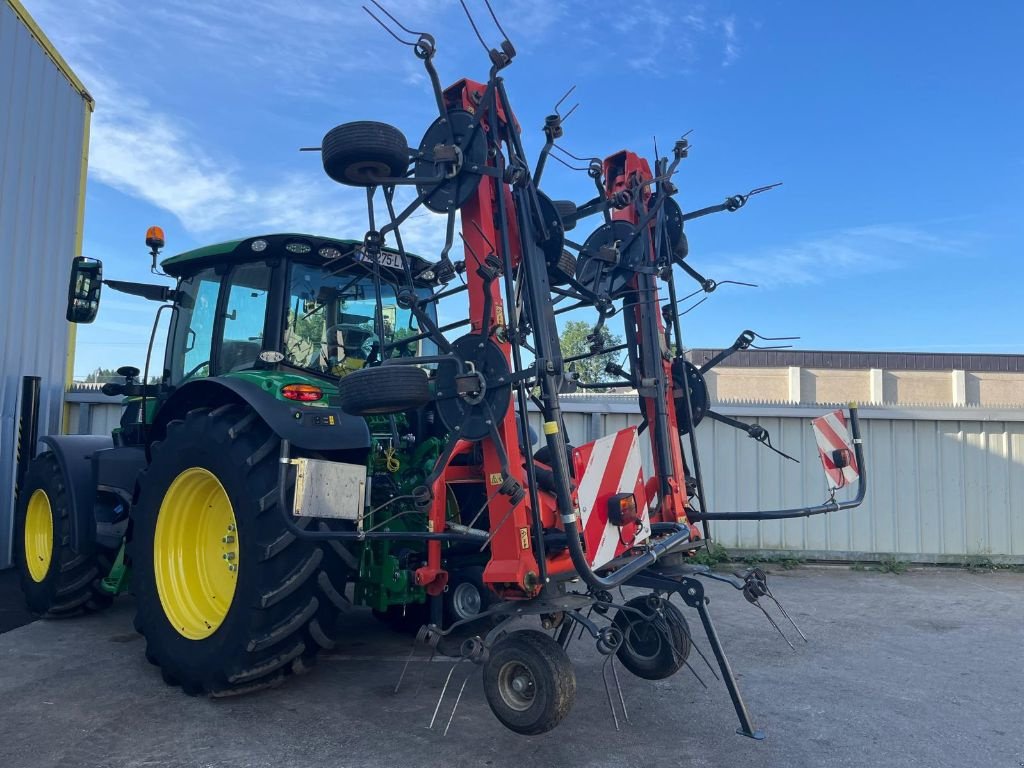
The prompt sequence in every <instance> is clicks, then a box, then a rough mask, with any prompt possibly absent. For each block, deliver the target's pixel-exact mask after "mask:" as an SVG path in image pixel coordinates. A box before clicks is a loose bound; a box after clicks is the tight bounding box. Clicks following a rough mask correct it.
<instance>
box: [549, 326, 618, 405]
mask: <svg viewBox="0 0 1024 768" xmlns="http://www.w3.org/2000/svg"><path fill="white" fill-rule="evenodd" d="M592 331H593V327H592V326H591V325H590V324H589V323H587V322H586V321H584V320H570V321H569V322H567V323H566V324H565V327H564V328H563V329H562V333H561V336H560V337H559V340H560V341H561V345H562V357H574V356H575V355H582V354H584V353H585V352H589V351H590V342H589V341H587V336H589V335H590V333H591V332H592ZM600 336H601V341H602V342H603V346H604V348H606V349H607V348H608V347H614V346H617V345H619V344H621V343H622V337H621V336H617V335H616V334H613V333H612V332H611V331H609V330H608V327H607V326H601V332H600ZM621 355H622V353H621V352H604V353H602V354H599V355H596V356H594V357H589V358H585V359H583V360H577V361H576V362H574V363H571V365H572V366H574V367H575V370H576V372H577V373H578V374H579V380H580V381H581V382H583V383H584V384H599V383H601V382H604V381H614V380H615V379H617V378H618V377H617V376H615V375H614V374H609V373H608V372H606V371H605V366H606V365H608V363H618V362H619V360H620V358H621ZM590 391H594V392H603V391H605V389H603V388H597V389H594V390H590Z"/></svg>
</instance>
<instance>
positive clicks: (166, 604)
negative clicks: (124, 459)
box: [153, 467, 239, 640]
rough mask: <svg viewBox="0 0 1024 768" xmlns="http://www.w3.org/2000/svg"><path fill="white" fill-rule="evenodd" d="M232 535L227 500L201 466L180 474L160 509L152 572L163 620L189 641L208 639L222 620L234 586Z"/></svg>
mask: <svg viewBox="0 0 1024 768" xmlns="http://www.w3.org/2000/svg"><path fill="white" fill-rule="evenodd" d="M238 555H239V549H238V531H237V525H236V522H235V513H234V510H233V509H232V507H231V500H230V499H229V498H228V494H227V491H225V490H224V486H223V485H221V484H220V481H219V480H218V479H217V478H216V476H215V475H214V474H213V473H212V472H210V471H209V470H206V469H203V468H202V467H191V468H190V469H186V470H185V471H184V472H182V473H181V474H180V475H178V476H177V477H176V478H174V481H173V482H172V483H171V485H170V487H169V488H168V489H167V493H166V494H165V495H164V500H163V502H162V503H161V504H160V511H159V512H158V513H157V518H156V533H155V535H154V537H153V571H154V575H155V577H156V590H157V594H158V595H159V596H160V604H161V605H162V606H163V609H164V615H165V616H166V617H167V620H168V621H170V623H171V626H173V627H174V628H175V629H176V630H177V631H178V633H179V634H181V635H182V636H183V637H186V638H188V639H189V640H202V639H203V638H206V637H209V636H210V635H212V634H213V633H214V632H216V631H217V628H218V627H220V625H221V623H222V622H223V621H224V617H225V616H227V615H228V610H229V609H230V608H231V601H232V599H233V598H234V596H235V585H236V584H237V583H238Z"/></svg>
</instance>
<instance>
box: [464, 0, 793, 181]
mask: <svg viewBox="0 0 1024 768" xmlns="http://www.w3.org/2000/svg"><path fill="white" fill-rule="evenodd" d="M484 5H486V6H487V10H488V12H489V13H490V14H491V18H492V19H494V26H496V27H497V28H498V31H499V32H501V36H502V37H503V38H505V39H506V40H508V42H509V43H510V44H511V42H512V41H511V40H509V37H508V34H506V32H505V30H504V29H503V28H502V26H501V22H500V21H498V15H497V14H496V13H495V12H494V9H493V8H492V7H491V3H490V1H489V0H484ZM779 183H780V184H781V183H782V182H781V181H780V182H779Z"/></svg>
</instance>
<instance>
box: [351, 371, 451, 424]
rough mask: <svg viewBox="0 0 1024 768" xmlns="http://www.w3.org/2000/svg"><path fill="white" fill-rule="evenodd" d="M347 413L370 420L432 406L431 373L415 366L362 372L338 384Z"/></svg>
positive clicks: (356, 372)
mask: <svg viewBox="0 0 1024 768" xmlns="http://www.w3.org/2000/svg"><path fill="white" fill-rule="evenodd" d="M338 397H339V398H340V400H341V407H342V410H344V411H345V412H346V413H351V414H353V415H354V416H370V415H374V414H380V413H398V412H400V411H408V410H412V409H415V408H422V407H423V406H424V405H426V404H427V403H429V402H430V399H431V396H430V384H429V382H428V381H427V372H426V371H424V370H423V369H422V368H417V367H416V366H414V365H388V366H383V367H377V368H361V369H359V370H358V371H353V372H352V373H350V374H348V375H347V376H344V377H343V378H342V379H341V380H340V381H339V382H338Z"/></svg>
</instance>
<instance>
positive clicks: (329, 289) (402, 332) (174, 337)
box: [162, 234, 433, 387]
mask: <svg viewBox="0 0 1024 768" xmlns="http://www.w3.org/2000/svg"><path fill="white" fill-rule="evenodd" d="M384 255H385V256H386V257H387V258H382V259H381V260H380V262H379V263H374V262H371V261H370V260H368V259H366V257H365V256H364V255H363V252H362V250H361V245H360V243H358V242H355V241H338V240H328V239H325V238H316V237H310V236H307V235H288V234H286V235H267V236H261V237H255V238H249V239H246V240H236V241H231V242H227V243H221V244H219V245H214V246H208V247H206V248H200V249H197V250H194V251H188V252H186V253H183V254H180V255H178V256H174V257H171V258H169V259H166V260H165V261H164V262H163V264H162V266H163V269H164V271H165V272H166V273H167V274H169V275H171V276H174V277H177V278H178V287H177V289H176V292H175V294H176V295H175V307H176V311H175V312H174V316H173V318H172V320H171V328H170V334H169V339H168V345H167V349H166V354H165V360H164V370H163V380H164V382H165V383H166V384H167V385H168V386H170V387H177V386H180V385H182V384H183V383H185V382H187V381H190V380H192V379H196V378H202V377H210V376H223V375H229V374H232V373H237V372H240V371H252V370H267V369H274V370H279V371H289V370H290V371H295V372H297V373H298V372H301V373H302V374H308V375H312V376H316V377H323V378H326V379H337V378H339V377H341V376H345V375H346V374H348V373H350V372H351V371H353V370H358V369H359V368H362V367H363V366H365V365H366V364H367V362H368V361H369V362H371V363H372V362H374V361H376V360H381V359H383V358H384V357H397V356H421V355H423V354H431V352H428V351H425V349H424V345H428V346H429V345H432V342H430V341H425V340H424V339H422V338H415V339H412V340H411V341H408V342H407V343H404V344H403V343H401V342H402V340H403V339H409V338H410V337H415V336H418V335H419V334H420V331H421V329H420V328H419V327H418V324H417V321H416V318H415V317H414V316H413V314H412V312H411V311H410V310H409V309H407V308H403V307H401V306H400V305H399V301H398V298H397V295H396V290H397V279H396V277H397V273H398V272H402V273H403V274H404V271H405V265H404V264H403V263H402V262H401V261H400V260H399V259H398V258H397V254H384ZM409 261H410V262H411V263H410V264H409V268H410V271H411V273H412V274H413V275H414V277H418V276H419V275H423V274H424V273H426V276H427V277H430V276H431V274H430V273H429V271H428V269H427V267H428V264H427V262H425V261H423V260H421V259H419V258H418V257H409ZM416 284H417V293H418V294H420V295H421V296H422V297H423V298H427V297H429V296H430V295H431V282H430V281H429V280H427V279H423V278H422V277H420V278H419V279H417V280H416ZM430 306H431V308H432V306H433V305H430Z"/></svg>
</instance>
